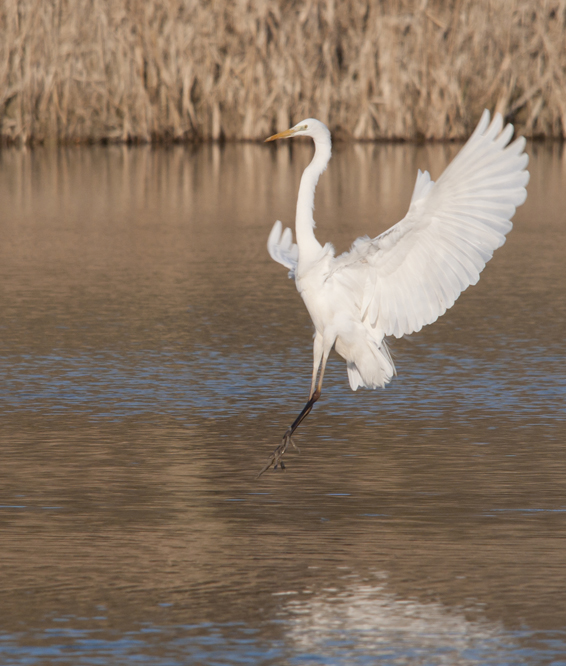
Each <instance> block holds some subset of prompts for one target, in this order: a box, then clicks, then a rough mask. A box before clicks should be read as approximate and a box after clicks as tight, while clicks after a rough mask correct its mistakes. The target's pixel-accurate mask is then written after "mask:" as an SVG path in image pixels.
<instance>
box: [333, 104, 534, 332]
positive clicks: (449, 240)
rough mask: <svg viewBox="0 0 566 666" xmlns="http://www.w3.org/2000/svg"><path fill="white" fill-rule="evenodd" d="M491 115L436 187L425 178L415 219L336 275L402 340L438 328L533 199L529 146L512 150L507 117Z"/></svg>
mask: <svg viewBox="0 0 566 666" xmlns="http://www.w3.org/2000/svg"><path fill="white" fill-rule="evenodd" d="M489 118H490V116H489V112H488V111H484V113H483V115H482V117H481V120H480V122H479V124H478V126H477V128H476V129H475V131H474V133H473V134H472V136H471V137H470V139H469V140H468V142H467V143H466V144H465V145H464V147H463V148H462V150H461V151H460V152H459V153H458V155H457V156H456V157H455V158H454V160H453V161H452V162H451V163H450V164H449V166H448V167H447V168H446V170H445V171H444V173H443V174H442V175H441V176H440V178H439V179H438V181H437V182H436V183H434V181H432V180H431V179H430V176H429V174H428V173H427V172H426V171H425V172H424V173H421V172H420V171H419V174H418V176H417V181H416V184H415V189H414V192H413V196H412V199H411V204H410V207H409V211H408V213H407V215H406V216H405V218H404V219H403V220H401V221H400V222H399V223H398V224H396V225H395V226H393V227H391V229H389V230H388V231H386V232H385V233H383V234H381V235H380V236H377V238H374V239H370V238H368V237H365V238H359V239H358V240H357V241H356V242H355V243H354V245H353V246H352V249H351V250H350V252H348V253H346V254H344V255H341V256H340V257H337V259H336V262H335V265H334V269H333V273H332V274H333V275H334V276H335V277H336V279H338V280H340V281H342V282H344V284H347V285H348V288H349V289H354V291H356V292H357V293H356V302H358V304H359V306H360V308H361V312H362V318H366V317H368V318H369V322H370V323H371V325H372V326H374V327H378V328H379V330H381V331H382V332H383V334H384V335H395V336H396V337H401V336H402V335H404V334H406V333H412V332H414V331H419V330H420V329H421V328H422V327H423V326H424V325H426V324H431V323H432V322H434V321H436V319H438V317H440V315H442V314H444V312H446V310H447V309H448V308H450V307H452V305H453V304H454V301H455V300H456V299H457V298H458V296H459V295H460V293H461V292H462V291H464V289H466V288H467V287H468V286H469V285H471V284H475V283H476V282H477V281H478V280H479V274H480V272H481V271H482V270H483V268H484V267H485V264H486V262H487V261H489V260H490V259H491V257H492V255H493V252H494V251H495V250H496V249H497V248H498V247H500V246H501V245H503V243H504V242H505V234H507V233H508V232H509V231H510V230H511V228H512V226H513V225H512V224H511V222H510V219H511V218H512V217H513V215H514V213H515V209H516V207H517V206H519V205H521V204H522V203H523V202H524V201H525V198H526V196H527V193H526V190H525V186H526V184H527V183H528V181H529V173H528V171H526V166H527V163H528V156H527V155H526V154H525V153H524V152H523V151H524V148H525V139H524V138H522V137H521V138H519V139H517V140H516V141H514V142H513V143H512V144H510V145H508V144H509V141H510V139H511V136H512V135H513V126H512V125H507V126H506V127H505V129H504V130H503V131H501V130H502V126H503V120H502V118H501V115H499V114H496V115H495V117H494V119H493V121H492V123H491V124H489Z"/></svg>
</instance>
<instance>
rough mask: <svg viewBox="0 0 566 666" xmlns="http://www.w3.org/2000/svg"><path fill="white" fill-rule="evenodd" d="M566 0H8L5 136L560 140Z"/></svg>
mask: <svg viewBox="0 0 566 666" xmlns="http://www.w3.org/2000/svg"><path fill="white" fill-rule="evenodd" d="M565 45H566V0H506V1H505V2H501V0H453V1H452V2H441V1H440V0H438V1H433V0H382V1H381V2H380V1H379V0H368V1H366V2H364V1H363V0H300V1H299V0H224V1H217V0H209V1H205V0H201V1H200V2H199V1H197V0H4V2H3V3H1V4H0V136H1V137H2V138H3V139H4V141H15V142H22V143H29V142H33V141H46V140H47V141H100V140H110V141H129V140H132V141H150V140H159V139H174V140H180V139H188V140H206V139H211V138H212V139H218V138H226V139H260V138H263V137H265V136H266V135H267V134H269V133H270V132H271V131H272V130H273V129H283V128H286V127H288V126H289V125H290V124H291V123H293V122H295V121H298V120H300V119H301V118H302V117H305V116H310V115H315V116H317V117H319V118H321V119H322V120H323V121H325V122H327V123H328V124H329V126H330V127H331V128H332V129H333V130H334V131H335V132H336V133H337V134H338V135H339V136H342V137H344V138H356V139H415V138H427V139H429V138H430V139H447V138H461V137H464V136H465V135H467V134H468V133H469V131H470V129H471V128H472V127H473V125H474V123H475V122H476V121H477V119H478V117H479V114H480V112H481V110H482V109H483V108H484V107H488V108H491V109H498V110H501V111H503V112H504V113H506V114H507V116H508V117H509V118H511V119H513V120H514V121H515V122H516V123H517V125H518V127H519V129H520V131H522V132H524V133H525V134H527V135H529V136H546V137H565V136H566V46H565Z"/></svg>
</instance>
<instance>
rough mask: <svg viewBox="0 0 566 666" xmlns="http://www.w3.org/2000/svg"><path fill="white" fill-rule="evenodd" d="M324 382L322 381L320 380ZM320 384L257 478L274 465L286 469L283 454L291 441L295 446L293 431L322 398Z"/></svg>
mask: <svg viewBox="0 0 566 666" xmlns="http://www.w3.org/2000/svg"><path fill="white" fill-rule="evenodd" d="M320 383H321V384H322V381H321V382H320ZM320 392H321V391H320V386H318V387H317V389H316V391H315V392H314V393H313V394H312V397H311V398H310V400H309V401H308V402H307V404H306V405H305V406H304V407H303V410H302V412H301V413H300V414H299V416H297V418H296V419H295V420H294V421H293V424H292V425H291V426H290V427H289V428H288V429H287V432H286V433H285V434H284V435H283V439H282V440H281V444H279V446H278V447H277V448H276V449H275V451H273V453H272V454H271V457H270V458H269V460H268V461H267V463H266V464H265V466H264V468H263V469H262V470H261V472H260V473H259V474H258V475H257V476H256V479H259V477H260V476H261V475H262V474H263V473H264V472H267V470H268V469H269V468H270V467H271V466H272V465H273V468H274V469H276V468H277V465H281V469H285V463H284V462H283V460H281V458H283V454H284V453H285V451H286V450H287V447H288V446H289V442H291V444H292V445H293V446H294V447H295V448H297V447H296V445H295V443H294V442H293V440H292V439H291V437H292V436H293V433H294V432H295V430H296V429H297V428H298V427H299V426H300V425H301V423H302V422H303V421H304V420H305V418H306V417H307V416H308V415H309V413H310V411H311V409H312V408H313V405H314V403H315V402H316V401H317V400H318V399H319V398H320Z"/></svg>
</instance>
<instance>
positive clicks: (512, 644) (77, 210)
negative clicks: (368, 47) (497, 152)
mask: <svg viewBox="0 0 566 666" xmlns="http://www.w3.org/2000/svg"><path fill="white" fill-rule="evenodd" d="M456 150H457V147H456V146H453V145H444V146H440V145H435V146H421V147H412V146H402V145H386V146H372V145H355V146H350V145H337V146H336V148H335V156H334V159H333V161H332V162H331V165H330V167H329V169H328V172H327V173H326V174H325V176H324V177H323V179H322V180H321V183H320V186H319V191H318V194H317V202H316V203H317V208H316V213H315V217H316V218H317V220H318V222H319V225H318V231H319V235H320V238H321V240H322V241H323V242H324V241H326V240H332V241H333V242H335V244H336V245H337V248H338V250H343V249H346V248H347V247H348V245H349V243H350V242H351V241H352V240H353V239H354V238H355V237H356V236H357V235H360V234H361V233H366V232H370V233H375V234H377V233H378V232H380V231H381V230H383V229H385V228H386V227H388V226H389V225H390V224H392V223H394V222H395V221H396V220H397V219H400V217H401V216H402V215H403V214H404V212H405V210H406V207H407V205H408V201H409V198H410V194H411V190H412V185H413V177H412V174H414V173H416V169H417V167H421V168H423V167H425V168H430V169H431V171H432V173H433V176H434V175H438V173H439V172H440V171H441V169H442V167H443V165H444V164H445V163H446V161H447V160H448V159H449V157H450V156H451V155H452V154H453V153H454V152H455V151H456ZM530 152H531V154H532V161H531V167H530V170H531V173H532V179H531V184H530V185H529V198H528V199H527V203H526V204H525V206H523V207H522V208H521V209H519V212H518V214H517V216H516V218H515V223H516V226H515V229H514V231H513V232H512V233H511V234H510V236H509V240H508V243H507V244H506V246H505V247H504V248H502V249H501V250H499V251H498V253H497V254H496V256H495V258H494V260H493V262H491V263H490V264H489V265H488V267H487V269H486V271H485V272H484V274H483V275H482V278H481V280H480V282H479V284H478V285H477V286H476V287H474V288H473V289H471V290H469V291H468V292H466V293H465V294H464V295H463V296H462V297H461V299H460V300H459V301H458V303H457V305H456V306H455V307H454V308H453V309H452V310H450V311H449V312H448V313H447V314H446V315H445V316H444V317H443V318H442V319H441V320H439V321H438V322H437V323H436V324H435V325H434V326H432V327H428V328H425V329H424V330H423V331H422V332H421V333H420V334H418V335H416V336H411V337H409V338H407V339H404V340H400V341H397V342H395V344H394V346H393V351H394V354H395V360H396V365H397V367H398V370H399V377H398V378H396V380H395V381H394V382H393V384H392V385H391V386H390V387H388V389H387V390H385V391H378V392H369V391H358V392H357V393H356V394H353V393H351V392H350V391H349V388H348V382H347V377H346V372H345V368H344V366H343V364H342V363H341V362H340V361H339V360H338V359H337V358H336V359H334V360H332V361H331V362H330V364H329V368H328V374H327V377H326V379H325V392H324V394H323V397H322V398H321V401H320V404H318V405H317V408H316V409H315V411H314V413H313V415H312V417H309V422H306V423H305V424H304V428H303V426H301V427H302V428H303V429H302V431H301V433H300V435H299V436H298V443H299V444H300V445H301V448H302V454H301V455H300V456H298V455H293V454H290V456H289V461H288V462H289V472H288V473H287V474H269V475H265V476H264V477H262V479H261V481H260V482H255V481H254V476H255V474H256V473H257V471H258V469H259V468H260V467H261V465H262V463H263V462H264V459H265V457H266V455H267V453H268V452H269V451H270V450H271V449H272V448H273V446H274V445H275V444H276V443H277V441H278V438H279V437H280V435H281V434H282V432H283V430H284V428H285V427H286V426H287V425H288V422H289V420H290V419H292V418H293V417H294V416H295V414H296V412H297V411H298V409H299V408H300V407H301V406H302V404H303V402H304V398H305V393H306V391H307V390H308V384H309V376H310V364H311V349H310V341H311V324H310V320H309V318H308V315H307V314H306V312H305V311H304V308H303V306H302V303H301V301H300V299H299V297H298V296H297V294H296V293H295V289H294V285H293V284H292V282H290V281H288V280H286V278H285V271H284V270H283V269H281V270H280V267H279V266H278V265H276V264H274V263H273V262H272V261H271V260H270V259H269V257H268V256H267V253H266V250H265V243H266V238H267V234H268V231H269V229H270V227H271V224H272V222H273V220H274V219H275V218H276V217H280V218H282V219H283V220H285V221H286V222H290V221H291V220H292V218H293V215H294V208H295V197H296V190H297V185H298V180H299V178H300V174H301V171H302V168H303V166H304V164H305V162H306V160H308V158H309V155H310V147H309V146H308V145H293V146H289V145H283V146H279V147H276V148H273V149H269V148H268V147H266V146H255V145H228V146H225V147H220V146H204V147H199V148H198V149H197V148H187V147H178V146H177V147H172V148H170V149H153V148H151V147H140V148H132V149H128V148H122V147H108V148H99V147H97V148H91V149H90V148H89V149H84V148H80V149H79V148H67V149H60V150H47V149H37V150H34V151H26V150H22V151H16V150H4V151H2V152H0V196H1V197H2V201H3V207H2V211H1V212H0V216H1V217H0V225H1V229H2V239H3V242H2V244H0V312H1V313H2V314H1V318H0V356H1V368H2V370H1V372H2V382H1V383H0V414H1V418H2V429H1V430H0V447H1V451H2V465H1V466H0V488H1V490H0V526H1V529H2V544H1V546H0V553H1V555H2V561H3V566H2V568H1V569H0V586H1V589H2V590H3V594H2V597H1V600H0V610H1V613H0V615H1V617H2V620H1V621H0V661H1V662H2V663H6V664H11V663H14V664H16V663H28V664H29V663H45V662H46V661H49V660H51V661H52V662H57V663H72V664H76V663H101V662H105V661H106V662H108V661H110V660H111V659H114V661H116V662H120V663H128V662H129V661H134V660H138V659H141V658H146V660H147V661H149V662H150V663H191V662H192V663H234V661H237V660H240V661H242V662H244V663H262V664H263V663H264V664H269V663H274V664H280V663H297V664H302V663H308V662H310V661H313V662H315V663H317V662H318V663H325V664H326V663H328V664H332V663H336V664H342V663H344V664H346V663H348V664H356V663H372V660H379V659H381V660H388V661H390V663H395V664H396V663H399V664H401V663H481V664H485V663H494V664H495V663H498V664H499V663H518V664H521V663H545V662H546V661H548V662H550V661H552V660H554V661H557V660H560V659H563V658H564V655H565V654H566V649H565V647H564V629H565V627H566V608H565V604H564V595H563V590H564V588H565V587H566V577H565V571H564V549H563V540H564V537H565V535H566V525H565V522H564V521H565V516H566V500H565V498H564V476H565V472H566V455H565V453H564V435H565V429H564V416H565V411H564V398H565V397H566V371H565V370H564V367H563V363H562V359H563V358H564V354H565V351H566V349H565V347H566V345H565V342H564V334H563V331H564V324H565V321H566V304H565V302H564V299H562V298H561V297H560V294H561V287H562V285H563V284H564V282H565V278H566V267H565V264H564V260H563V257H564V250H565V248H566V243H565V240H566V237H565V236H566V231H565V226H564V218H563V210H564V203H565V195H564V192H565V188H564V182H565V179H566V164H565V155H566V151H563V149H562V147H561V146H559V145H552V146H550V147H549V146H542V145H535V146H531V148H530ZM407 174H411V177H410V178H407Z"/></svg>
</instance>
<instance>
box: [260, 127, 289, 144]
mask: <svg viewBox="0 0 566 666" xmlns="http://www.w3.org/2000/svg"><path fill="white" fill-rule="evenodd" d="M296 131H297V129H296V128H295V127H292V128H291V129H288V130H285V131H284V132H279V134H274V135H273V136H270V137H268V138H267V139H266V140H265V141H264V143H267V142H268V141H275V140H276V139H288V138H289V137H290V136H293V134H295V132H296Z"/></svg>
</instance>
